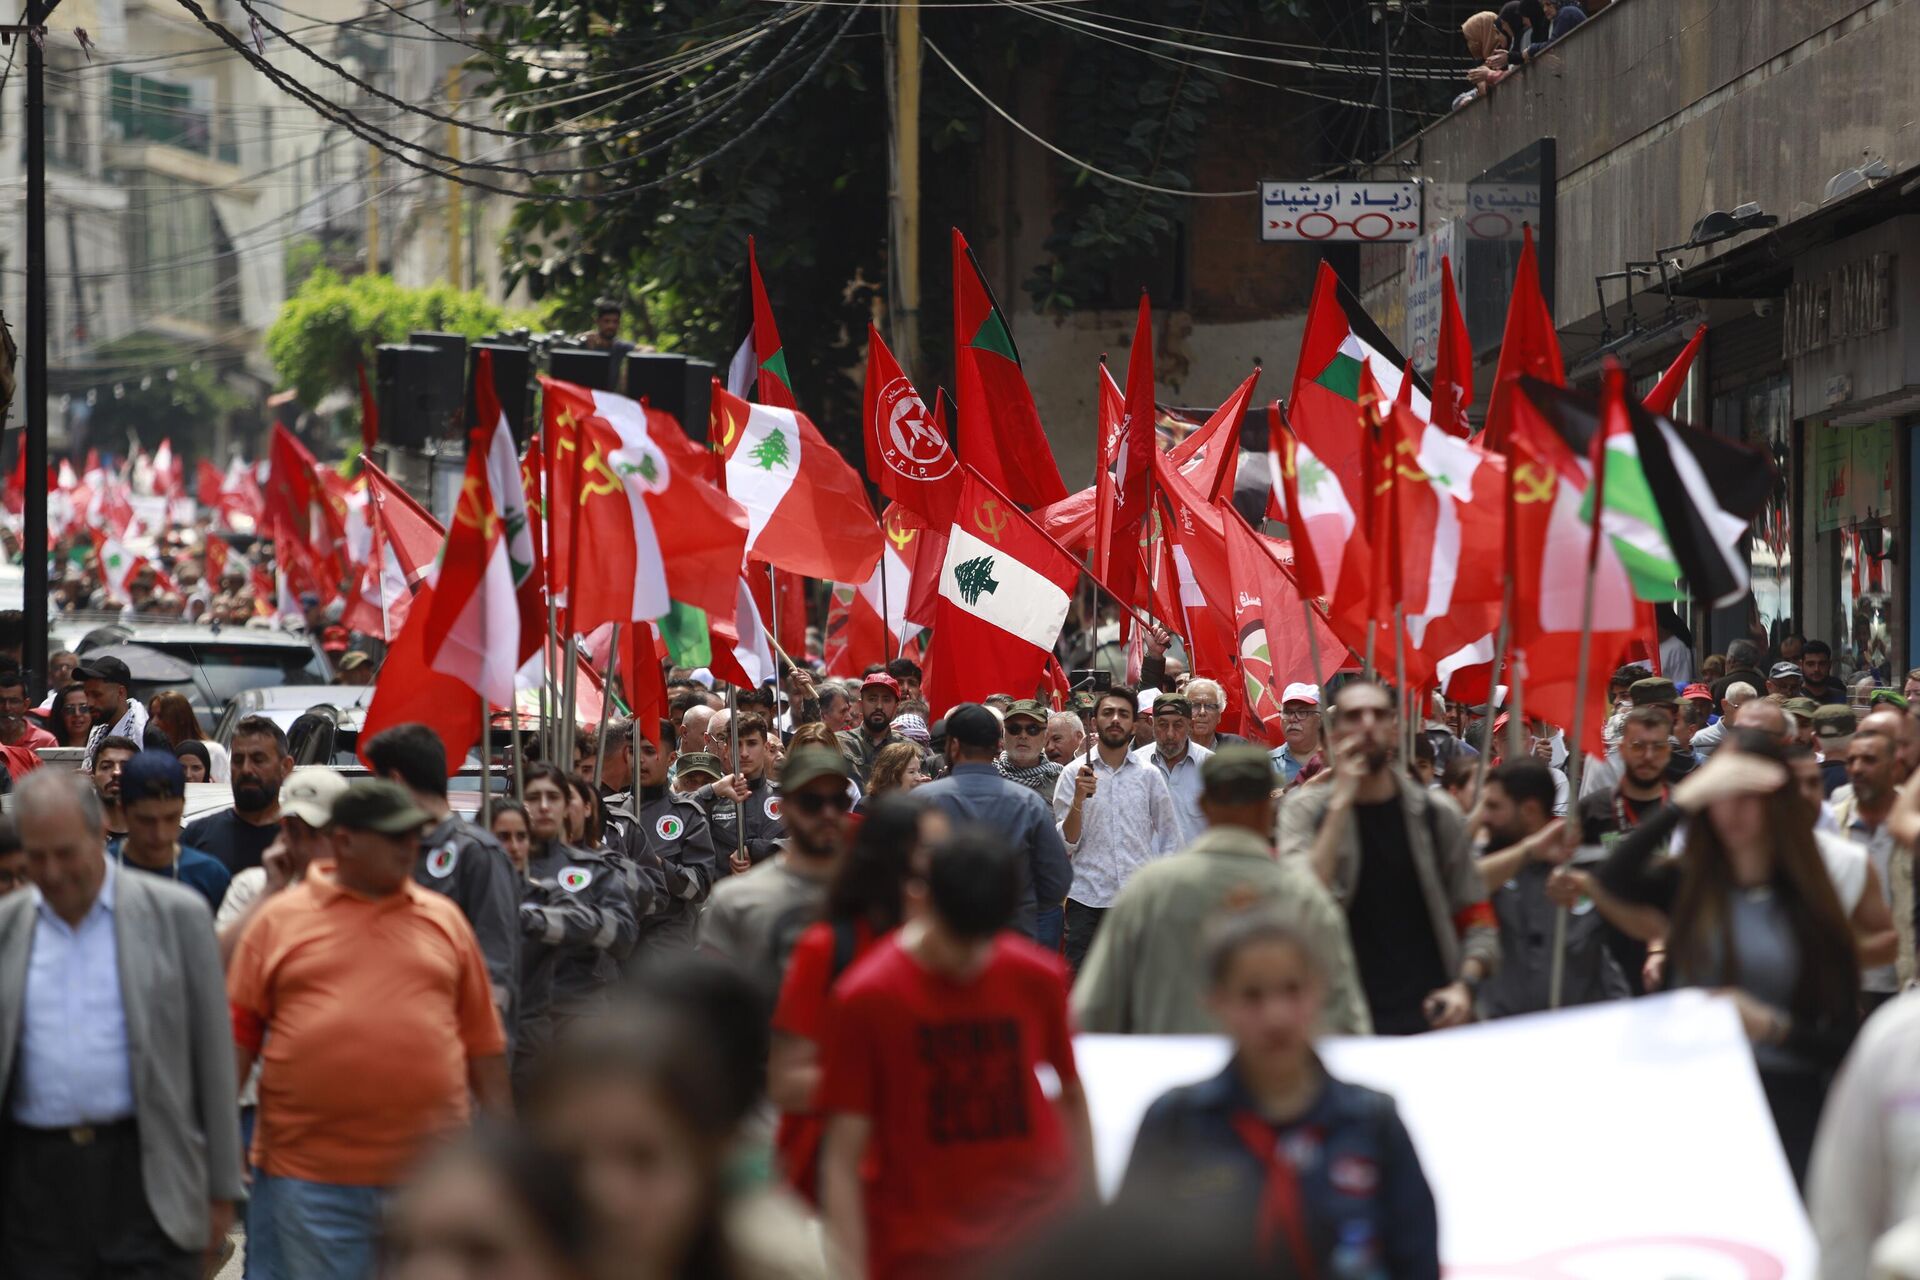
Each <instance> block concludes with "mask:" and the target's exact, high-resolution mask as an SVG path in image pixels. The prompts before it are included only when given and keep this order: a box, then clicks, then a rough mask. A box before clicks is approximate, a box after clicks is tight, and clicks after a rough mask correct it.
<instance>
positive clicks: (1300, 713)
mask: <svg viewBox="0 0 1920 1280" xmlns="http://www.w3.org/2000/svg"><path fill="white" fill-rule="evenodd" d="M1313 715H1314V711H1313V708H1312V707H1298V708H1296V709H1294V710H1292V711H1289V710H1287V709H1286V708H1285V707H1282V708H1280V718H1281V719H1282V720H1311V719H1313Z"/></svg>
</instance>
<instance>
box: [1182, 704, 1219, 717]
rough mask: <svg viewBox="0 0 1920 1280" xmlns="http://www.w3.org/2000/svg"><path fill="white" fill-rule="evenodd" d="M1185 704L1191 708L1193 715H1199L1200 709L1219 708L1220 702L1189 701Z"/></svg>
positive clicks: (1211, 709) (1212, 709)
mask: <svg viewBox="0 0 1920 1280" xmlns="http://www.w3.org/2000/svg"><path fill="white" fill-rule="evenodd" d="M1187 705H1188V706H1190V707H1192V708H1193V714H1195V715H1199V714H1200V713H1201V712H1202V711H1218V710H1219V709H1220V704H1219V703H1217V702H1191V703H1188V704H1187Z"/></svg>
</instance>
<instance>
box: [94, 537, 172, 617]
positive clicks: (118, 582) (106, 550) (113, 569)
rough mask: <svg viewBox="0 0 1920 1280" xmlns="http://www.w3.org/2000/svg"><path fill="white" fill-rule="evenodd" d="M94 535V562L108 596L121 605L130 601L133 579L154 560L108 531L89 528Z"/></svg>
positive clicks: (148, 567) (150, 566) (151, 565)
mask: <svg viewBox="0 0 1920 1280" xmlns="http://www.w3.org/2000/svg"><path fill="white" fill-rule="evenodd" d="M88 533H89V534H90V535H92V538H93V563H94V568H95V570H96V571H97V572H98V573H99V574H100V581H101V583H102V584H103V585H104V586H105V587H106V589H107V598H108V599H109V600H114V601H117V602H118V603H120V604H132V603H133V590H132V587H133V580H134V578H135V577H137V576H138V575H139V573H140V571H141V570H142V569H152V568H154V565H153V562H152V561H151V560H149V559H147V558H146V557H145V556H143V555H138V554H136V553H134V552H132V551H129V550H128V549H127V546H126V544H125V543H123V542H121V541H120V539H119V538H118V537H117V536H115V535H113V534H109V533H102V532H101V531H100V530H98V529H89V530H88ZM156 573H157V570H156Z"/></svg>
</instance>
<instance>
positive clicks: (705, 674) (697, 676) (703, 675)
mask: <svg viewBox="0 0 1920 1280" xmlns="http://www.w3.org/2000/svg"><path fill="white" fill-rule="evenodd" d="M687 678H688V679H689V680H691V681H693V682H694V683H695V684H697V685H700V686H701V687H702V688H706V689H711V688H713V672H711V671H709V670H708V669H707V668H705V667H695V668H694V669H693V673H692V674H691V675H689V676H688V677H687Z"/></svg>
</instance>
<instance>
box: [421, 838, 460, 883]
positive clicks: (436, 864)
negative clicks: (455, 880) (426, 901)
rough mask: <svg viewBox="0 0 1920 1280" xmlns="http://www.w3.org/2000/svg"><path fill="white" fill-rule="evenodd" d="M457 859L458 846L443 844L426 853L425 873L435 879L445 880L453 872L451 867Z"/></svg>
mask: <svg viewBox="0 0 1920 1280" xmlns="http://www.w3.org/2000/svg"><path fill="white" fill-rule="evenodd" d="M459 861H460V850H459V848H458V846H456V845H450V844H443V845H441V846H440V847H439V848H438V849H435V850H434V851H433V852H432V853H430V854H428V855H427V874H428V875H430V876H432V877H433V878H434V879H435V880H445V879H446V878H447V877H448V876H450V875H452V874H453V868H454V866H455V865H456V864H458V863H459Z"/></svg>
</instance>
